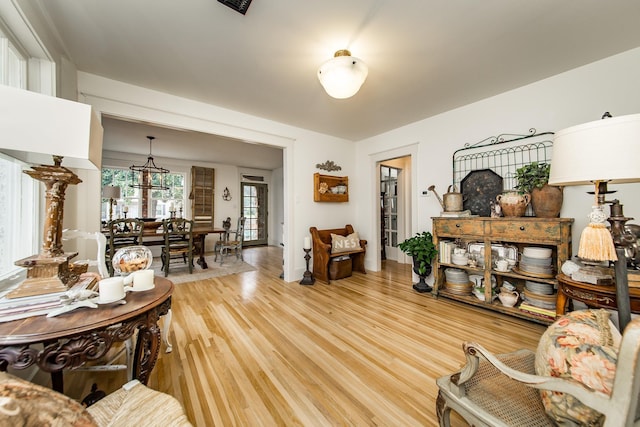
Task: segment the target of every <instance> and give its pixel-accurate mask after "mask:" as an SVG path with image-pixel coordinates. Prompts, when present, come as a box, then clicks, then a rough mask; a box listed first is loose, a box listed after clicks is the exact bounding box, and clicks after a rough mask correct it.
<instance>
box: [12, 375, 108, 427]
mask: <svg viewBox="0 0 640 427" xmlns="http://www.w3.org/2000/svg"><path fill="white" fill-rule="evenodd" d="M0 426H73V427H89V426H96V423H95V421H94V420H93V418H92V417H91V415H90V414H89V413H88V412H87V411H86V410H85V408H84V407H83V406H82V405H80V404H79V403H78V402H76V401H75V400H73V399H71V398H69V397H67V396H65V395H64V394H61V393H58V392H55V391H53V390H51V389H49V388H46V387H42V386H39V385H37V384H33V383H30V382H29V381H25V380H23V379H20V378H17V377H14V376H12V375H10V374H7V373H6V372H0Z"/></svg>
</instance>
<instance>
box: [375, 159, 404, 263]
mask: <svg viewBox="0 0 640 427" xmlns="http://www.w3.org/2000/svg"><path fill="white" fill-rule="evenodd" d="M410 164H411V157H410V156H405V157H400V158H396V159H389V160H383V161H381V162H379V164H378V180H379V190H380V193H379V195H380V216H379V223H378V226H379V227H378V230H380V260H381V261H382V260H391V261H399V262H404V254H403V253H402V251H400V249H398V244H399V243H400V242H402V241H404V239H405V238H406V237H407V236H408V235H410V234H411V232H410V229H409V227H410V225H411V218H410V213H411V193H410V188H411V185H410V174H409V172H408V171H409V170H410ZM383 266H384V264H382V267H383Z"/></svg>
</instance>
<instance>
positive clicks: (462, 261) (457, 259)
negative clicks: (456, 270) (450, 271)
mask: <svg viewBox="0 0 640 427" xmlns="http://www.w3.org/2000/svg"><path fill="white" fill-rule="evenodd" d="M451 262H452V263H454V264H455V265H467V263H468V262H469V258H467V255H457V254H453V255H451Z"/></svg>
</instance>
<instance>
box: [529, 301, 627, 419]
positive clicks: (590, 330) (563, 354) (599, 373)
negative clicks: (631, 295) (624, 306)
mask: <svg viewBox="0 0 640 427" xmlns="http://www.w3.org/2000/svg"><path fill="white" fill-rule="evenodd" d="M620 340H621V336H620V333H619V332H618V330H617V329H616V328H615V326H614V325H613V323H611V321H610V320H609V312H607V311H606V310H579V311H573V312H570V313H568V314H566V315H564V316H562V317H560V318H559V319H558V320H556V321H555V322H554V323H553V324H552V325H551V326H549V328H548V329H547V330H546V332H545V333H544V334H543V335H542V337H541V338H540V342H539V343H538V349H537V351H536V358H535V369H536V374H538V375H544V376H551V377H558V378H565V379H572V380H574V381H578V382H580V383H582V384H584V385H585V386H586V387H587V388H589V389H591V390H597V391H600V392H602V393H605V394H607V395H611V389H612V387H613V380H614V377H615V371H616V362H617V359H618V349H619V347H620ZM540 395H541V397H542V403H543V405H544V407H545V411H546V413H547V415H548V416H549V417H550V418H552V419H553V420H554V421H556V422H557V423H559V424H560V425H563V424H564V423H568V424H569V425H572V424H571V423H577V424H579V425H600V424H601V423H602V421H603V419H604V418H603V415H602V414H601V413H599V412H597V411H596V410H594V409H592V408H590V407H588V406H586V405H584V404H583V403H582V402H580V401H579V400H578V399H576V398H575V397H573V396H571V395H569V394H565V393H559V392H553V391H549V390H540Z"/></svg>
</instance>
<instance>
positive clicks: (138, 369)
mask: <svg viewBox="0 0 640 427" xmlns="http://www.w3.org/2000/svg"><path fill="white" fill-rule="evenodd" d="M154 282H155V287H154V288H153V289H151V290H148V291H144V292H128V293H127V296H126V301H127V303H126V304H107V305H99V306H98V308H95V309H93V308H78V309H76V310H74V311H71V312H68V313H65V314H62V315H59V316H57V317H51V318H48V317H46V316H35V317H29V318H26V319H21V320H14V321H12V322H6V323H0V370H6V369H7V368H8V367H12V368H14V369H25V368H27V367H29V366H31V365H33V364H36V365H37V366H38V367H39V368H40V369H42V370H44V371H46V372H50V373H51V378H52V388H53V389H54V390H56V391H59V392H63V388H64V386H63V381H62V371H63V370H64V369H69V368H74V367H78V366H80V365H82V364H83V363H84V362H87V361H92V360H97V359H99V358H101V357H103V356H104V355H105V354H106V353H107V351H108V350H109V349H110V348H111V346H112V344H113V343H114V342H119V341H120V342H121V341H126V340H127V339H129V338H130V337H131V336H132V335H133V334H134V332H135V331H136V330H137V331H138V337H137V342H136V347H135V353H134V365H133V378H136V379H138V380H140V382H141V383H143V384H147V381H148V380H149V375H150V374H151V371H152V370H153V367H154V366H155V363H156V361H157V359H158V353H159V350H160V328H159V327H158V319H159V318H160V316H162V315H165V314H167V312H168V311H169V309H170V308H171V294H172V293H173V283H172V282H170V281H169V280H167V279H165V278H162V277H155V278H154ZM36 344H42V347H40V346H36Z"/></svg>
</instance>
